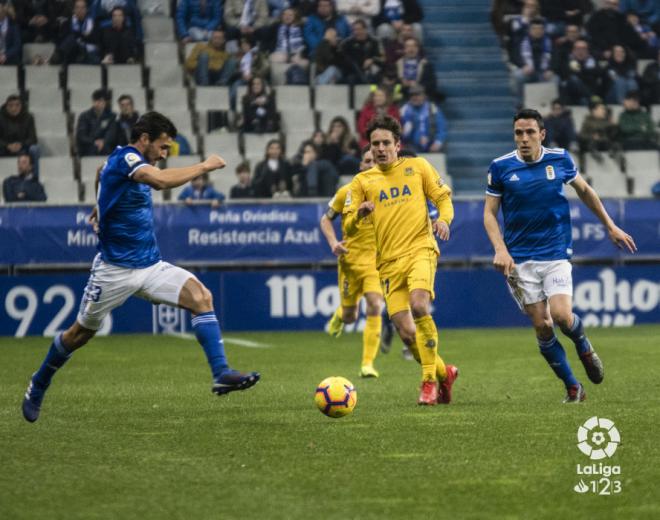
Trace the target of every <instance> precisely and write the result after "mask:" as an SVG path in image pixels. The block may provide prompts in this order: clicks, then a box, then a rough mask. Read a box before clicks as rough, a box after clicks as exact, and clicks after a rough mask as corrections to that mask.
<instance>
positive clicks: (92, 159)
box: [80, 155, 107, 183]
mask: <svg viewBox="0 0 660 520" xmlns="http://www.w3.org/2000/svg"><path fill="white" fill-rule="evenodd" d="M106 158H107V157H106V156H104V155H98V156H89V157H81V158H80V180H81V181H82V182H85V183H87V182H90V181H95V180H96V170H98V168H99V166H102V165H103V164H104V163H105V160H106Z"/></svg>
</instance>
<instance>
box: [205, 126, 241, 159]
mask: <svg viewBox="0 0 660 520" xmlns="http://www.w3.org/2000/svg"><path fill="white" fill-rule="evenodd" d="M238 135H239V134H237V133H236V132H218V133H215V134H206V135H204V152H205V154H206V155H208V154H210V153H217V154H219V155H222V156H224V154H226V153H232V154H234V155H236V154H239V147H238V145H239V140H238Z"/></svg>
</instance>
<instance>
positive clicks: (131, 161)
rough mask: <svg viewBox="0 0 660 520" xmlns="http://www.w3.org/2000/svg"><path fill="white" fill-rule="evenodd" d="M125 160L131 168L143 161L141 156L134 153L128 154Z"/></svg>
mask: <svg viewBox="0 0 660 520" xmlns="http://www.w3.org/2000/svg"><path fill="white" fill-rule="evenodd" d="M124 159H126V162H127V163H128V165H129V166H130V167H131V168H132V167H133V166H135V165H136V164H137V163H139V162H141V161H142V159H140V156H139V155H138V154H136V153H133V152H131V153H127V154H126V157H124Z"/></svg>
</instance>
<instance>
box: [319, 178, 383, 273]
mask: <svg viewBox="0 0 660 520" xmlns="http://www.w3.org/2000/svg"><path fill="white" fill-rule="evenodd" d="M349 187H350V184H346V185H344V186H342V187H341V188H339V189H338V190H337V193H335V196H334V197H333V198H332V200H331V201H330V202H329V203H328V206H329V207H330V208H331V209H332V211H334V212H335V213H336V214H337V215H341V214H342V212H343V210H344V206H345V205H346V196H347V195H348V191H349ZM341 233H342V239H343V240H344V245H345V246H346V249H348V253H346V254H343V255H341V257H340V258H339V260H340V261H342V262H348V263H350V264H356V265H363V264H365V265H366V264H372V265H374V266H375V265H376V237H375V236H374V226H373V223H372V219H371V216H369V217H367V218H364V219H362V220H361V221H360V224H359V226H358V229H357V231H356V233H354V234H353V235H352V236H349V235H348V234H347V233H346V222H345V219H344V218H342V226H341Z"/></svg>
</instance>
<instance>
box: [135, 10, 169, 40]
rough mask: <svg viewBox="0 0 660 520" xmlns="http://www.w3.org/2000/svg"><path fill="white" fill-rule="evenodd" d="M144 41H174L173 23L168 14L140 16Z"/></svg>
mask: <svg viewBox="0 0 660 520" xmlns="http://www.w3.org/2000/svg"><path fill="white" fill-rule="evenodd" d="M142 29H143V30H144V41H147V42H161V41H162V42H171V41H174V39H175V38H174V23H173V21H172V19H171V18H169V17H168V16H145V17H144V18H142Z"/></svg>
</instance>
